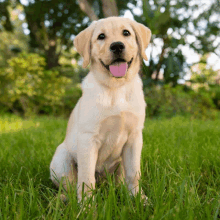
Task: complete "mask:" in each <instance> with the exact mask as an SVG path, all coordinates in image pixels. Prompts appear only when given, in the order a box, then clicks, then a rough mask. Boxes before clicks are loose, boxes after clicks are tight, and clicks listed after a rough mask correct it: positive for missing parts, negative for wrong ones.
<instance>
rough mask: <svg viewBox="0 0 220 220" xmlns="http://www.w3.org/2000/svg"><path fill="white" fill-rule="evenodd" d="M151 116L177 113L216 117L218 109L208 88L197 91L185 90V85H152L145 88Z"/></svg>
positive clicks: (166, 115)
mask: <svg viewBox="0 0 220 220" xmlns="http://www.w3.org/2000/svg"><path fill="white" fill-rule="evenodd" d="M144 92H145V97H146V102H147V109H146V111H147V112H146V114H147V116H149V117H155V116H156V117H172V116H175V115H184V116H187V115H188V116H191V117H192V118H202V119H207V118H211V119H214V118H215V117H216V116H217V111H216V109H215V105H214V103H213V100H212V97H211V94H210V93H208V92H207V91H206V90H202V89H201V90H199V91H198V92H195V91H193V90H189V91H188V92H185V91H184V87H182V86H176V87H174V88H171V87H170V86H169V85H166V86H164V87H162V88H159V87H156V86H155V87H152V88H146V89H145V90H144Z"/></svg>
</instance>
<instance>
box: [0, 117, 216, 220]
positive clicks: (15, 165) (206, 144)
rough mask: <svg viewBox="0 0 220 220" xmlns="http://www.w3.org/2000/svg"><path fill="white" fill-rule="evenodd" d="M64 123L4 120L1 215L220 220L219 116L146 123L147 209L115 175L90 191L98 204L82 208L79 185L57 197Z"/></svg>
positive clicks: (144, 178)
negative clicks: (57, 156) (55, 159)
mask: <svg viewBox="0 0 220 220" xmlns="http://www.w3.org/2000/svg"><path fill="white" fill-rule="evenodd" d="M66 125H67V121H66V120H63V119H60V118H58V119H57V118H48V117H36V118H34V119H28V120H23V119H21V118H18V117H16V116H6V115H5V116H2V117H1V118H0V219H76V218H78V219H181V220H183V219H193V220H194V219H216V220H217V219H219V208H220V150H219V146H220V120H219V119H218V120H215V121H200V120H193V121H191V120H189V119H187V118H183V117H175V118H173V119H161V120H148V119H147V120H146V124H145V129H144V131H143V135H144V146H143V151H142V161H141V167H142V180H141V185H142V188H143V190H144V192H145V194H146V195H147V196H148V198H149V202H148V205H146V206H145V205H144V204H143V202H142V201H140V199H139V198H138V197H136V198H132V197H131V196H130V195H129V193H128V191H127V189H126V187H125V186H124V185H123V184H121V185H119V186H116V185H115V183H114V178H113V177H112V176H108V177H107V178H108V179H107V181H105V182H104V183H102V184H100V186H99V187H97V188H96V190H95V191H94V192H93V194H94V201H93V202H92V201H90V200H88V201H86V202H85V203H84V204H83V205H79V204H78V203H77V199H76V190H75V189H74V188H72V189H71V192H69V193H68V194H67V196H68V198H69V202H68V203H67V204H64V203H63V202H61V201H60V199H58V197H59V196H58V194H59V193H61V191H60V190H61V189H56V188H55V187H54V185H53V184H52V182H51V180H50V179H49V164H50V161H51V159H52V156H53V154H54V152H55V149H56V147H57V146H58V145H59V144H60V143H61V142H62V141H63V139H64V137H65V132H66ZM89 204H90V208H89V207H88V205H89Z"/></svg>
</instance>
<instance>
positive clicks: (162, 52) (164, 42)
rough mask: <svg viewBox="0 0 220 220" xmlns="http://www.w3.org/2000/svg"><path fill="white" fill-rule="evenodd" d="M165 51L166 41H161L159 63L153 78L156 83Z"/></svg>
mask: <svg viewBox="0 0 220 220" xmlns="http://www.w3.org/2000/svg"><path fill="white" fill-rule="evenodd" d="M165 50H166V39H163V47H162V51H161V54H160V58H159V62H158V64H157V68H156V78H155V81H156V82H157V81H158V77H159V74H160V69H161V66H162V64H163V60H164V54H165Z"/></svg>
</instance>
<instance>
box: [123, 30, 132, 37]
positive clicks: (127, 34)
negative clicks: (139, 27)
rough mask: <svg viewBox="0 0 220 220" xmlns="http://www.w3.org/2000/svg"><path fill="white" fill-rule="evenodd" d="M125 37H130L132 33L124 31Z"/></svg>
mask: <svg viewBox="0 0 220 220" xmlns="http://www.w3.org/2000/svg"><path fill="white" fill-rule="evenodd" d="M123 35H124V36H130V35H131V34H130V32H129V31H128V30H123Z"/></svg>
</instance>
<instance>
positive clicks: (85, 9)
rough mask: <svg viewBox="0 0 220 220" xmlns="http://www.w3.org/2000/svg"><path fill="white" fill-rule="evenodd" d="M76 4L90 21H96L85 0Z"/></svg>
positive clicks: (79, 0) (91, 9) (80, 0)
mask: <svg viewBox="0 0 220 220" xmlns="http://www.w3.org/2000/svg"><path fill="white" fill-rule="evenodd" d="M78 2H79V7H80V8H81V10H82V11H83V12H84V13H86V14H87V15H88V17H89V18H90V20H91V21H96V20H98V17H97V16H96V14H95V12H94V10H93V8H92V7H91V5H90V4H89V2H88V1H87V0H78Z"/></svg>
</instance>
